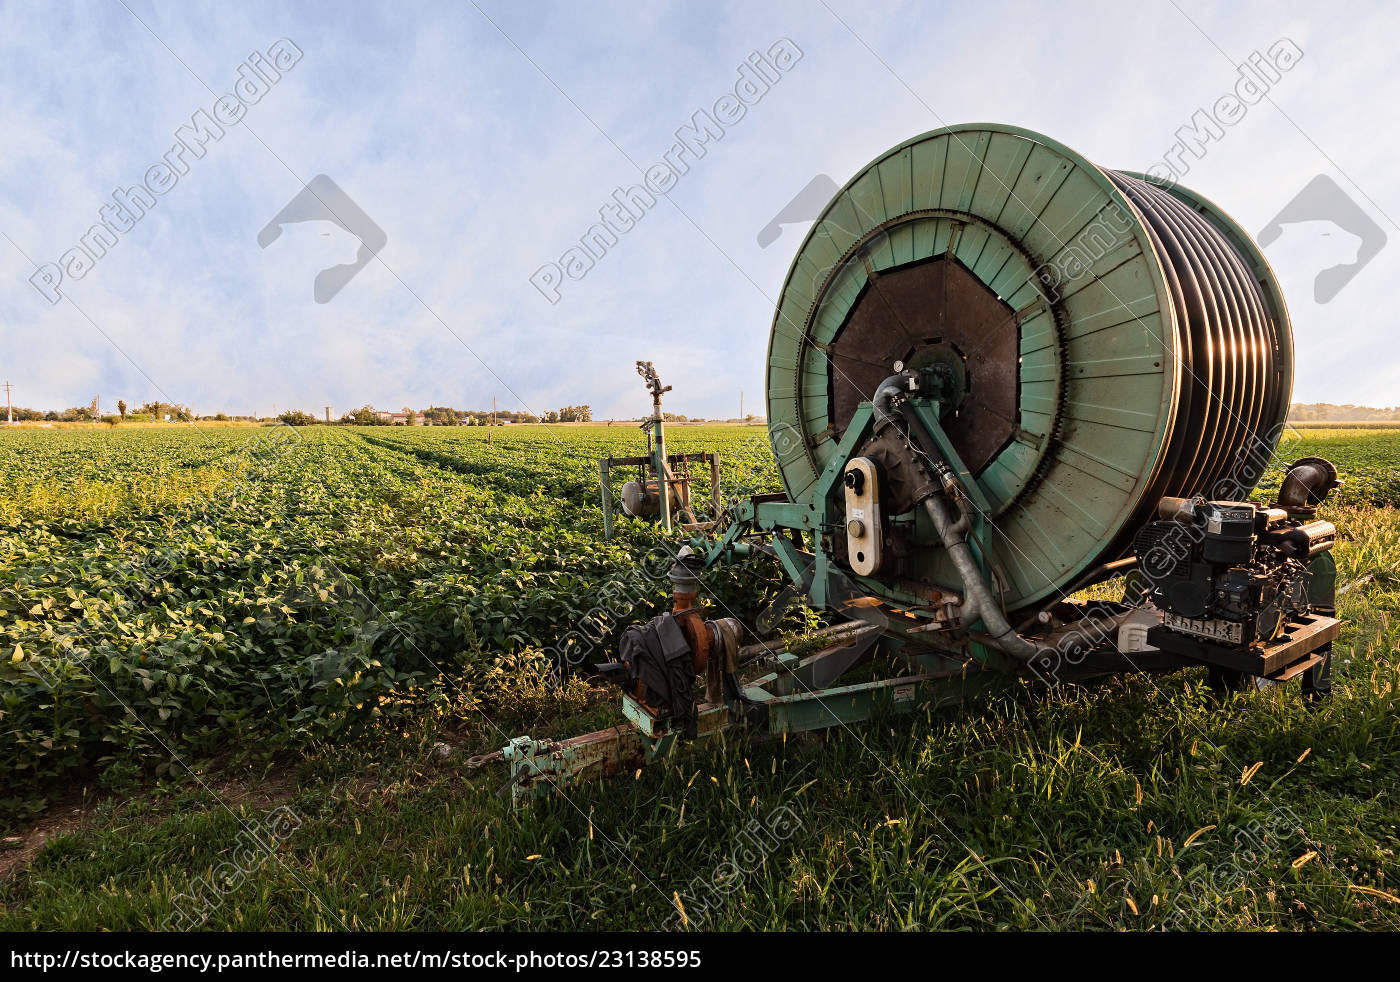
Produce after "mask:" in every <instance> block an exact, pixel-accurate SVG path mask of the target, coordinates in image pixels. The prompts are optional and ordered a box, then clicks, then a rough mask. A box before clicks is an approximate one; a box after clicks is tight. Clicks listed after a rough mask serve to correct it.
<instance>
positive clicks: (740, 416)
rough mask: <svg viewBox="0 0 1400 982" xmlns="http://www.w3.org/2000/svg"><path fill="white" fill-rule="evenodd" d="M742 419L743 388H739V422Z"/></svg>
mask: <svg viewBox="0 0 1400 982" xmlns="http://www.w3.org/2000/svg"><path fill="white" fill-rule="evenodd" d="M743 421H744V390H743V389H740V390H739V422H741V423H742V422H743Z"/></svg>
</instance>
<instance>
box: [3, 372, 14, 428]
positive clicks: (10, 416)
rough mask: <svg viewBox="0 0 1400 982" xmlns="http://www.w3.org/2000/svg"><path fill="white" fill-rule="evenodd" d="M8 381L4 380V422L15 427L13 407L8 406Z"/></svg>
mask: <svg viewBox="0 0 1400 982" xmlns="http://www.w3.org/2000/svg"><path fill="white" fill-rule="evenodd" d="M10 388H11V386H10V380H9V379H6V380H5V422H6V423H7V424H9V425H10V426H14V425H15V407H14V406H12V405H10Z"/></svg>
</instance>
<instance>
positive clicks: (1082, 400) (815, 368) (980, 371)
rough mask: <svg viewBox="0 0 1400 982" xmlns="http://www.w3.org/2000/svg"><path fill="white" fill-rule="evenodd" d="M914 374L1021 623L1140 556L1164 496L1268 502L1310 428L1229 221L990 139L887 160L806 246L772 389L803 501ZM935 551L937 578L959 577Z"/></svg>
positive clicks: (1272, 291) (780, 439)
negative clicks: (1257, 493) (1027, 613)
mask: <svg viewBox="0 0 1400 982" xmlns="http://www.w3.org/2000/svg"><path fill="white" fill-rule="evenodd" d="M898 368H915V369H922V370H925V371H931V372H936V373H937V376H938V378H939V380H940V386H941V389H942V390H943V392H944V393H945V399H944V400H943V401H941V402H940V405H941V407H942V410H941V411H942V417H941V420H940V425H942V427H943V428H944V430H945V432H946V433H947V435H948V439H949V441H950V442H951V443H952V444H953V446H954V447H955V448H956V449H957V452H958V455H959V456H960V457H961V458H962V460H963V462H964V464H966V466H967V468H968V470H969V471H970V472H971V473H972V474H973V476H974V477H975V480H976V482H977V484H978V485H979V486H980V488H981V491H982V493H983V495H984V496H985V500H986V502H987V503H988V512H989V514H988V515H986V516H985V517H986V518H987V519H988V520H989V523H990V527H991V529H992V530H993V532H992V534H991V535H990V537H989V539H988V540H987V541H985V542H984V547H985V548H986V549H988V550H989V551H990V553H991V555H990V557H989V558H990V560H991V565H992V566H993V567H994V568H995V569H996V570H997V571H998V572H997V578H998V579H999V580H1000V582H999V583H998V584H997V586H998V587H999V589H1000V591H1001V595H1002V599H1003V602H1004V604H1005V606H1006V609H1008V610H1014V609H1018V608H1024V607H1026V606H1028V605H1030V604H1032V603H1036V602H1038V601H1042V600H1044V599H1046V598H1048V597H1054V596H1055V595H1057V593H1058V592H1059V591H1062V590H1064V589H1066V588H1068V587H1069V586H1071V585H1072V584H1074V583H1076V582H1078V581H1079V580H1080V579H1081V578H1082V577H1083V576H1084V575H1085V574H1086V573H1088V572H1089V571H1091V570H1093V569H1095V568H1096V567H1098V566H1100V565H1101V564H1102V563H1104V562H1107V561H1109V560H1112V559H1115V558H1117V557H1118V556H1119V555H1122V554H1123V553H1124V552H1126V550H1127V549H1128V547H1129V545H1130V540H1131V536H1132V534H1133V532H1134V531H1135V530H1136V528H1137V527H1138V526H1139V525H1141V523H1142V522H1143V521H1145V520H1146V519H1147V518H1148V517H1149V515H1150V513H1151V511H1152V509H1153V508H1154V506H1155V505H1156V502H1157V501H1158V500H1159V499H1160V498H1161V497H1163V496H1164V495H1188V494H1194V493H1203V494H1207V495H1209V496H1211V497H1213V498H1238V497H1242V496H1243V495H1245V494H1247V493H1248V492H1249V491H1250V490H1252V489H1253V488H1254V486H1255V484H1256V483H1257V482H1258V479H1259V477H1260V476H1262V469H1263V464H1264V462H1266V461H1267V460H1268V458H1269V457H1270V455H1271V454H1272V452H1273V450H1274V447H1275V446H1276V444H1277V441H1278V438H1279V435H1280V431H1281V428H1282V424H1283V420H1284V417H1285V414H1286V412H1287V408H1288V402H1289V396H1290V391H1291V387H1292V336H1291V330H1290V327H1289V322H1288V314H1287V310H1286V309H1285V306H1284V302H1283V297H1282V295H1281V293H1280V291H1279V288H1278V284H1277V282H1276V281H1275V279H1274V277H1273V274H1272V272H1271V271H1270V270H1269V267H1268V264H1267V263H1266V262H1265V261H1264V258H1263V256H1262V255H1261V254H1260V252H1259V250H1258V248H1257V247H1256V246H1255V245H1254V243H1253V242H1252V241H1251V240H1250V238H1249V236H1248V235H1247V234H1246V233H1245V232H1244V231H1243V230H1241V229H1240V227H1239V226H1238V225H1236V224H1235V223H1234V222H1233V221H1231V220H1230V219H1229V218H1228V217H1227V216H1226V215H1225V214H1224V212H1222V211H1221V210H1220V209H1219V208H1217V207H1215V206H1214V205H1212V204H1211V203H1210V202H1208V201H1206V200H1205V199H1203V198H1201V197H1200V196H1198V195H1195V194H1193V193H1192V192H1189V191H1187V190H1185V189H1183V188H1180V187H1164V186H1160V185H1158V184H1154V183H1152V182H1150V181H1148V180H1147V179H1146V178H1144V177H1143V176H1141V175H1138V174H1132V173H1128V172H1115V171H1108V170H1103V169H1100V168H1099V167H1096V166H1095V165H1094V164H1092V163H1090V162H1089V161H1087V160H1085V159H1084V158H1083V157H1081V156H1080V155H1079V154H1077V153H1075V152H1074V151H1072V150H1070V149H1068V148H1066V147H1064V146H1062V145H1061V144H1059V143H1056V142H1055V141H1053V140H1050V139H1047V138H1046V137H1043V136H1040V135H1038V134H1036V133H1031V132H1028V131H1025V130H1021V129H1016V128H1014V127H1009V126H999V125H990V124H974V125H966V126H956V127H949V128H946V129H940V130H934V131H933V132H931V133H925V134H924V135H922V136H919V137H916V138H914V139H912V140H909V141H908V142H906V143H903V144H901V145H899V146H897V147H895V148H893V149H892V150H890V151H889V152H887V153H885V154H883V155H882V156H880V157H879V158H878V159H876V160H875V161H873V162H872V163H871V164H870V165H869V166H867V167H866V168H865V169H864V170H862V171H861V172H860V173H859V174H857V175H856V176H855V177H854V178H853V179H852V180H851V181H850V183H848V184H847V185H846V186H845V187H844V188H843V189H842V190H841V192H840V193H839V194H838V195H837V196H836V197H835V198H834V199H833V200H832V201H831V203H830V204H829V205H828V206H827V208H826V210H825V211H824V212H823V214H822V216H821V218H820V219H819V220H818V221H817V222H816V223H815V225H814V226H813V227H812V229H811V231H810V232H809V234H808V235H807V238H806V239H805V240H804V241H803V243H802V247H801V248H800V249H799V250H798V253H797V256H796V258H795V259H794V261H793V264H792V268H791V269H790V270H789V272H788V276H787V280H786V282H785V283H784V285H783V291H782V295H781V297H780V299H779V301H778V309H777V312H776V315H775V317H774V321H773V328H772V333H771V336H770V339H769V348H768V378H767V403H768V419H769V428H770V433H771V436H772V439H773V447H774V452H775V454H776V455H777V458H778V466H779V469H780V471H781V473H782V479H783V483H784V485H785V486H786V488H787V491H788V494H789V496H790V497H791V498H792V499H793V500H794V501H798V502H805V501H808V500H810V497H811V495H812V494H813V489H814V487H815V485H816V482H817V478H818V475H819V474H821V472H822V470H823V469H824V468H825V467H826V465H827V464H828V463H829V462H830V460H831V457H832V455H833V454H834V453H835V452H836V447H837V443H838V442H839V440H840V439H841V436H842V434H843V432H844V430H845V428H846V426H847V424H848V423H849V422H850V420H851V418H852V415H853V414H854V412H855V409H856V407H857V406H858V405H859V404H860V402H862V401H865V400H869V399H870V398H871V396H872V394H873V393H874V391H875V389H876V387H877V386H878V385H879V383H880V382H881V380H883V379H884V378H886V377H888V376H890V375H892V374H894V373H895V372H896V371H897V370H898ZM923 541H925V542H926V544H925V545H921V546H920V547H919V551H920V555H919V556H918V557H916V558H917V562H916V563H915V566H916V569H915V570H914V578H915V579H917V580H920V581H924V582H929V583H935V584H944V585H948V584H952V583H956V577H954V576H953V575H952V573H951V569H950V567H948V566H947V565H946V562H945V560H944V558H943V557H942V556H941V555H940V554H941V552H942V550H941V547H940V546H938V545H937V544H936V540H935V539H925V540H923ZM902 575H903V576H904V578H905V579H908V575H909V574H908V572H907V571H906V572H905V573H904V574H902ZM893 589H894V586H893V584H891V590H893Z"/></svg>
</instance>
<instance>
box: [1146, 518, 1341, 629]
mask: <svg viewBox="0 0 1400 982" xmlns="http://www.w3.org/2000/svg"><path fill="white" fill-rule="evenodd" d="M1158 516H1159V518H1160V519H1161V520H1159V521H1155V522H1151V523H1149V524H1148V525H1146V526H1144V527H1143V529H1142V530H1141V531H1140V532H1139V533H1138V535H1137V538H1136V540H1135V543H1134V545H1135V551H1136V553H1137V556H1138V569H1139V571H1140V573H1141V576H1142V581H1143V589H1144V593H1145V595H1146V598H1147V599H1148V600H1150V601H1151V602H1152V604H1153V606H1155V607H1157V608H1158V609H1159V610H1161V611H1162V613H1163V620H1162V623H1163V625H1164V626H1165V627H1167V628H1170V629H1172V630H1174V631H1178V632H1181V633H1184V634H1190V635H1194V636H1197V637H1203V638H1208V639H1210V640H1211V641H1214V642H1215V643H1216V644H1220V645H1225V646H1229V647H1248V646H1250V645H1252V644H1253V643H1255V642H1256V641H1260V642H1265V643H1267V642H1269V641H1272V640H1273V639H1274V638H1275V637H1276V636H1277V635H1278V633H1279V632H1280V630H1281V629H1282V627H1283V626H1284V625H1285V624H1287V623H1288V622H1289V620H1290V619H1292V618H1293V617H1295V616H1297V615H1300V614H1305V613H1307V612H1308V611H1309V609H1310V602H1309V595H1308V581H1309V578H1310V574H1309V572H1308V562H1309V560H1311V559H1312V558H1313V557H1315V556H1317V555H1319V554H1321V553H1324V552H1327V551H1328V550H1330V549H1331V548H1332V544H1333V542H1334V541H1335V540H1336V531H1337V530H1336V528H1335V527H1334V526H1333V525H1332V523H1331V522H1325V521H1318V520H1302V519H1300V518H1295V517H1290V512H1289V510H1286V509H1284V508H1280V507H1265V506H1263V505H1257V504H1255V503H1253V502H1248V501H1206V500H1205V499H1204V498H1193V499H1186V498H1164V499H1162V501H1161V503H1160V505H1159V506H1158Z"/></svg>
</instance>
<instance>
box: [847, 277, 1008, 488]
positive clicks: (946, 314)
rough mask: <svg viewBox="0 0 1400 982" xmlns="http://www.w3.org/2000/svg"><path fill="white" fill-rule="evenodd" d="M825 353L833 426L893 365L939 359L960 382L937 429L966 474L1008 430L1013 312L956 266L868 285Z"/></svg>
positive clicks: (992, 450)
mask: <svg viewBox="0 0 1400 982" xmlns="http://www.w3.org/2000/svg"><path fill="white" fill-rule="evenodd" d="M828 353H829V354H830V356H831V364H832V373H831V375H832V407H833V408H832V415H833V419H834V423H835V426H836V427H837V428H838V429H844V428H845V426H846V424H847V423H848V422H849V421H850V419H851V417H852V416H853V415H854V414H855V411H856V407H857V406H858V405H859V404H860V403H861V402H863V401H865V400H866V399H869V398H870V393H871V392H874V391H875V389H876V388H877V387H878V386H879V384H880V382H881V381H882V380H884V379H885V378H886V377H888V376H889V375H890V374H891V373H892V371H893V365H894V363H895V362H896V361H899V362H903V364H904V365H905V366H906V367H910V368H925V367H928V366H930V365H932V364H933V363H935V362H941V363H943V364H944V365H946V366H948V367H949V370H950V373H951V374H953V375H955V376H957V377H958V378H959V379H960V382H959V383H958V385H959V387H960V388H961V391H960V392H958V393H957V398H956V399H955V400H954V404H953V405H951V406H950V407H949V410H948V411H947V412H946V414H945V416H944V419H943V428H944V429H945V430H946V431H947V433H948V436H949V438H950V439H951V440H952V442H953V445H954V446H955V447H957V450H958V454H959V455H960V456H961V457H962V459H963V461H964V462H965V463H966V464H967V465H968V467H969V468H971V469H972V471H973V473H979V472H980V471H981V470H982V469H983V468H984V467H986V466H987V464H988V463H990V462H991V460H992V459H993V458H994V457H995V456H996V455H997V454H998V453H999V452H1000V451H1001V449H1002V447H1004V446H1005V445H1006V443H1007V442H1008V441H1009V440H1010V439H1011V438H1012V437H1013V436H1014V435H1015V433H1016V427H1017V421H1018V414H1017V390H1018V385H1019V378H1020V364H1019V359H1018V356H1019V348H1018V330H1017V318H1016V313H1015V311H1013V310H1012V309H1011V307H1010V306H1009V305H1008V304H1007V303H1006V302H1005V301H1004V300H1001V299H1000V298H999V297H997V295H996V294H995V293H993V292H992V291H991V290H989V289H987V287H985V286H984V285H983V284H982V282H981V281H980V280H978V279H977V277H975V276H973V275H972V273H970V272H968V270H967V269H966V267H964V266H963V265H962V264H961V263H959V262H958V261H957V260H954V259H948V258H946V257H943V256H940V257H938V258H936V259H931V260H928V261H927V262H923V263H919V264H918V265H915V266H909V267H906V268H904V269H899V270H895V271H893V272H887V273H884V274H881V275H879V276H876V277H874V278H873V279H871V281H870V284H869V286H867V287H866V290H865V292H864V294H863V295H862V296H861V297H860V299H859V300H857V301H856V304H855V306H854V307H853V308H852V309H851V313H850V316H849V317H848V318H847V321H846V324H845V326H844V327H842V328H841V331H840V332H839V333H838V334H837V335H836V337H835V339H834V340H833V341H832V342H831V344H830V346H829V351H828Z"/></svg>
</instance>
